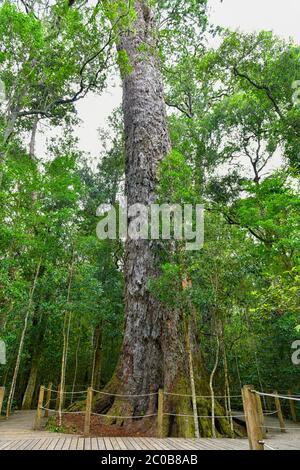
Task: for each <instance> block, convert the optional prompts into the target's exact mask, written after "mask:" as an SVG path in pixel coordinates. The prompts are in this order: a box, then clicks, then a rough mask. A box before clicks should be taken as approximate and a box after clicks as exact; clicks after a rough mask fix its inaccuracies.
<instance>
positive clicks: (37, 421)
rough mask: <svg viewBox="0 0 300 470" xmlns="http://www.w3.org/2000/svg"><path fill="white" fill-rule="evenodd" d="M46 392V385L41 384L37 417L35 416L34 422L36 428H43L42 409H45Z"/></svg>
mask: <svg viewBox="0 0 300 470" xmlns="http://www.w3.org/2000/svg"><path fill="white" fill-rule="evenodd" d="M44 394H45V387H44V386H43V385H41V388H40V393H39V400H38V406H37V410H36V417H35V422H34V429H36V430H37V429H41V418H42V411H43V402H44Z"/></svg>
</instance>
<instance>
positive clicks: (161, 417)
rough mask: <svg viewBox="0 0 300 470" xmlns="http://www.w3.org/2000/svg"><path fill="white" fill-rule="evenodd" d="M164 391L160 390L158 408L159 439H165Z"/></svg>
mask: <svg viewBox="0 0 300 470" xmlns="http://www.w3.org/2000/svg"><path fill="white" fill-rule="evenodd" d="M163 428H164V391H163V390H162V389H161V388H160V389H159V390H158V406H157V434H158V437H159V438H162V437H164V429H163Z"/></svg>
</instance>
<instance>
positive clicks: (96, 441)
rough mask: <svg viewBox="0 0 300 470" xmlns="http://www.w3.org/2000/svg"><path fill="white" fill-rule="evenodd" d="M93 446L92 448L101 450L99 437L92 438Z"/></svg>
mask: <svg viewBox="0 0 300 470" xmlns="http://www.w3.org/2000/svg"><path fill="white" fill-rule="evenodd" d="M91 447H92V450H99V446H98V438H97V437H92V438H91Z"/></svg>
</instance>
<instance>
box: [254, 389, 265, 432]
mask: <svg viewBox="0 0 300 470" xmlns="http://www.w3.org/2000/svg"><path fill="white" fill-rule="evenodd" d="M255 397H256V401H257V411H258V417H259V422H260V425H261V430H262V435H263V438H264V439H265V438H266V436H267V430H266V428H265V417H264V410H263V406H262V401H261V398H260V395H258V394H257V393H255Z"/></svg>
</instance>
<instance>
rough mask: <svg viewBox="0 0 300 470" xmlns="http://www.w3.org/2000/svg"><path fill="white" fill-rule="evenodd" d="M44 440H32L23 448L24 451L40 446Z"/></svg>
mask: <svg viewBox="0 0 300 470" xmlns="http://www.w3.org/2000/svg"><path fill="white" fill-rule="evenodd" d="M44 440H45V439H32V441H31V442H30V443H29V444H28V445H27V446H26V447H24V450H31V449H32V448H33V447H34V446H36V445H38V444H41V443H42V442H43V441H44Z"/></svg>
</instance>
